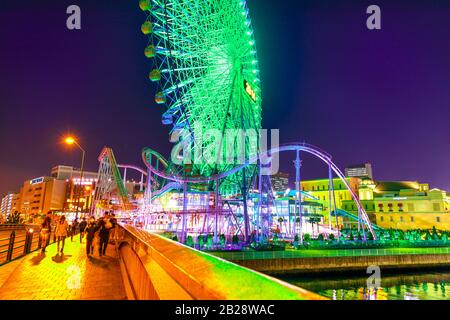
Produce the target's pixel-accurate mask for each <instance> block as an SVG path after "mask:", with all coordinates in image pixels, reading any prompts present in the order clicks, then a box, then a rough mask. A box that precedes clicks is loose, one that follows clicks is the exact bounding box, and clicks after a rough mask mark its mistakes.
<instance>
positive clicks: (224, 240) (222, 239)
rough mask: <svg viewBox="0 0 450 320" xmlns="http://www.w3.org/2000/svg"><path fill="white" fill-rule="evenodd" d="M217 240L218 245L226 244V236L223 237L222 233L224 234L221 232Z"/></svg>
mask: <svg viewBox="0 0 450 320" xmlns="http://www.w3.org/2000/svg"><path fill="white" fill-rule="evenodd" d="M219 242H220V245H221V246H222V247H224V246H225V245H226V244H227V238H225V235H224V234H221V235H220V237H219Z"/></svg>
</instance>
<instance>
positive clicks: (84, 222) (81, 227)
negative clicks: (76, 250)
mask: <svg viewBox="0 0 450 320" xmlns="http://www.w3.org/2000/svg"><path fill="white" fill-rule="evenodd" d="M86 227H87V222H86V218H83V220H81V222H80V243H83V237H84V231H85V230H86Z"/></svg>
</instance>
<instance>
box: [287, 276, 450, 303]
mask: <svg viewBox="0 0 450 320" xmlns="http://www.w3.org/2000/svg"><path fill="white" fill-rule="evenodd" d="M368 276H369V275H367V276H366V275H364V274H363V273H362V272H361V273H360V274H356V275H351V276H348V275H346V276H343V275H340V276H326V277H324V276H320V275H318V276H308V277H283V278H281V279H282V280H284V281H286V282H289V283H291V284H294V285H296V286H299V287H302V288H304V289H307V290H309V291H312V292H316V293H318V294H320V295H322V296H325V297H327V298H330V299H332V300H450V269H448V270H439V271H423V272H420V273H417V272H415V273H412V272H402V273H401V274H392V273H391V274H388V273H386V274H384V273H383V272H382V274H381V285H380V288H378V289H377V290H373V289H371V290H368V289H367V278H368Z"/></svg>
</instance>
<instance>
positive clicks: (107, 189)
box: [93, 147, 134, 211]
mask: <svg viewBox="0 0 450 320" xmlns="http://www.w3.org/2000/svg"><path fill="white" fill-rule="evenodd" d="M98 161H99V162H100V167H99V171H98V182H97V185H96V187H95V200H94V204H93V205H94V208H95V206H97V205H98V203H99V202H100V201H102V200H104V198H105V197H106V196H107V195H109V194H110V193H111V192H112V191H113V190H114V186H115V189H116V190H117V197H118V199H119V202H120V206H121V207H122V209H123V210H124V211H127V210H133V209H134V205H133V204H132V203H131V202H130V199H129V197H128V192H127V189H126V188H125V184H124V182H123V180H122V176H121V174H120V171H119V167H118V165H117V161H116V157H115V156H114V152H113V150H112V149H111V148H109V147H104V148H103V150H102V152H101V153H100V155H99V156H98Z"/></svg>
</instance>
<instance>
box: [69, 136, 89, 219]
mask: <svg viewBox="0 0 450 320" xmlns="http://www.w3.org/2000/svg"><path fill="white" fill-rule="evenodd" d="M64 142H65V143H66V144H67V145H69V146H71V145H76V146H77V147H78V148H79V149H80V150H81V152H82V156H81V168H80V190H79V191H78V197H77V207H76V211H75V219H78V209H79V208H80V198H81V192H82V188H83V169H84V158H85V155H86V152H85V151H84V149H83V148H82V147H81V146H80V144H79V143H78V142H77V140H76V139H75V138H74V137H67V138H66V139H64Z"/></svg>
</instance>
